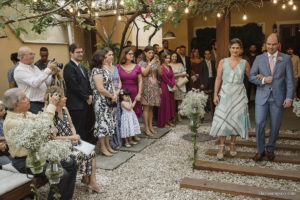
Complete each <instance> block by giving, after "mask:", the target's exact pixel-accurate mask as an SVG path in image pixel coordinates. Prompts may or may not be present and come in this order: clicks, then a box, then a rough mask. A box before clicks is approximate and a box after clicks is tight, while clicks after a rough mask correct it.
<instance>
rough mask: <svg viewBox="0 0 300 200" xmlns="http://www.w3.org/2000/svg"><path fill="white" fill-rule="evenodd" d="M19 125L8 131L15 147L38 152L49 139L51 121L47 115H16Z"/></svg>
mask: <svg viewBox="0 0 300 200" xmlns="http://www.w3.org/2000/svg"><path fill="white" fill-rule="evenodd" d="M18 118H19V122H20V124H19V125H18V126H16V127H14V128H12V129H10V130H9V131H8V135H9V138H10V140H12V141H13V142H14V144H15V145H16V146H20V147H24V148H26V149H27V150H30V151H38V150H39V148H40V146H41V145H42V144H44V143H45V142H47V141H48V140H49V139H50V132H51V124H52V119H51V118H49V114H47V113H39V114H37V115H28V116H26V117H25V116H24V114H19V115H18Z"/></svg>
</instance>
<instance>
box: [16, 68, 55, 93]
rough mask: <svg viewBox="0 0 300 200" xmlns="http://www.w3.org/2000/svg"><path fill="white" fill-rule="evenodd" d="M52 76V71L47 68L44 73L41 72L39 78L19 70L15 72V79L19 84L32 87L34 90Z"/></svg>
mask: <svg viewBox="0 0 300 200" xmlns="http://www.w3.org/2000/svg"><path fill="white" fill-rule="evenodd" d="M35 67H36V66H35ZM51 74H52V71H51V70H50V69H49V68H46V69H45V70H44V71H40V73H39V75H38V76H32V73H28V72H27V71H25V70H23V69H17V70H15V72H14V78H15V80H16V82H17V84H19V83H22V84H25V85H30V86H31V87H33V88H39V87H40V86H41V84H43V83H44V82H45V81H46V79H48V77H49V76H50V75H51Z"/></svg>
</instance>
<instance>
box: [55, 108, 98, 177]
mask: <svg viewBox="0 0 300 200" xmlns="http://www.w3.org/2000/svg"><path fill="white" fill-rule="evenodd" d="M62 114H63V120H61V119H60V118H59V117H58V115H57V113H55V116H54V119H53V120H54V126H55V127H56V128H57V130H58V133H57V136H72V135H73V134H72V131H71V127H70V122H69V119H68V115H67V112H66V110H65V109H64V108H63V109H62ZM71 156H72V157H73V158H74V159H75V160H76V162H77V166H78V169H79V172H80V174H83V175H87V176H90V175H91V174H92V160H93V158H94V157H96V154H95V151H92V153H91V154H89V155H85V154H83V153H82V152H80V151H78V150H77V149H75V148H73V147H72V155H71Z"/></svg>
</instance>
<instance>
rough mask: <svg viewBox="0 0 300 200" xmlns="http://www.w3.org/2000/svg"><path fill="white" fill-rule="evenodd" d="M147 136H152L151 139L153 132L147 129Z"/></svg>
mask: <svg viewBox="0 0 300 200" xmlns="http://www.w3.org/2000/svg"><path fill="white" fill-rule="evenodd" d="M145 134H146V135H147V136H150V137H152V136H153V134H152V132H151V131H150V130H149V129H146V130H145Z"/></svg>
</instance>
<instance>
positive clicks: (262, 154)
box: [252, 152, 266, 162]
mask: <svg viewBox="0 0 300 200" xmlns="http://www.w3.org/2000/svg"><path fill="white" fill-rule="evenodd" d="M265 155H266V154H265V152H262V153H257V154H255V156H254V157H253V158H252V159H253V160H254V161H255V162H257V161H262V159H263V157H264V156H265Z"/></svg>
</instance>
